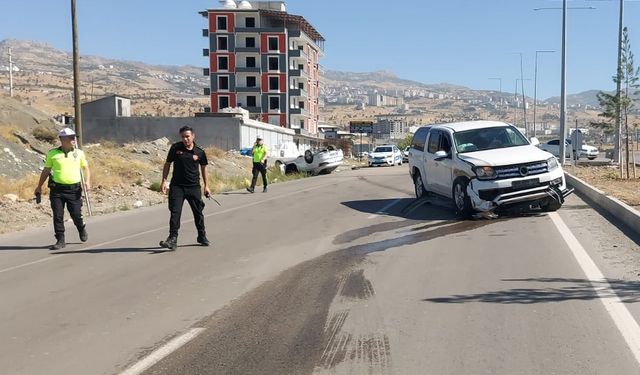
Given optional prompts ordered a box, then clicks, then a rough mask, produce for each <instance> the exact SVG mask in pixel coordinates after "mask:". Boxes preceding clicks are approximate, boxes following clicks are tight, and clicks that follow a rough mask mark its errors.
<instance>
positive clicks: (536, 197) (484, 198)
mask: <svg viewBox="0 0 640 375" xmlns="http://www.w3.org/2000/svg"><path fill="white" fill-rule="evenodd" d="M571 193H573V189H568V188H567V185H566V181H565V178H564V172H563V171H562V169H560V168H558V169H557V170H555V171H553V172H550V173H545V174H541V175H536V176H532V177H531V178H528V179H522V178H519V179H505V180H488V181H482V180H478V179H472V180H471V181H470V182H469V184H468V185H467V195H468V196H469V199H470V200H471V206H472V207H473V209H475V210H476V211H480V212H489V211H493V210H495V209H497V208H502V207H507V206H515V205H527V204H529V205H536V204H539V202H542V201H545V200H549V199H553V200H556V201H557V202H558V203H560V204H562V203H564V199H565V198H566V197H567V196H568V195H570V194H571Z"/></svg>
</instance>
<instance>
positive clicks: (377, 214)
mask: <svg viewBox="0 0 640 375" xmlns="http://www.w3.org/2000/svg"><path fill="white" fill-rule="evenodd" d="M401 200H402V199H396V200H394V201H393V202H391V203H389V204H388V205H386V206H384V207H382V208H381V209H380V210H379V211H378V212H376V213H375V214H371V215H369V217H367V219H373V218H374V217H378V216H380V215H386V214H388V212H387V210H388V209H390V208H391V207H393V206H395V205H396V204H398V203H399V202H400V201H401Z"/></svg>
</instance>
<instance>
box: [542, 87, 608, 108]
mask: <svg viewBox="0 0 640 375" xmlns="http://www.w3.org/2000/svg"><path fill="white" fill-rule="evenodd" d="M599 92H600V90H588V91H584V92H581V93H578V94H571V95H567V105H569V106H572V105H577V104H581V105H583V106H585V105H590V106H592V107H599V106H600V103H598V98H597V97H596V95H598V93H599ZM544 101H545V102H548V103H555V104H560V97H559V96H554V97H551V98H548V99H546V100H544Z"/></svg>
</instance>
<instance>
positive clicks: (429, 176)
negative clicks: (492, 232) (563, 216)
mask: <svg viewBox="0 0 640 375" xmlns="http://www.w3.org/2000/svg"><path fill="white" fill-rule="evenodd" d="M537 143H538V140H537V139H536V138H532V140H531V142H529V140H527V139H526V138H525V137H524V135H523V134H522V133H521V132H520V131H518V129H516V128H515V127H513V126H512V125H510V124H506V123H503V122H497V121H470V122H458V123H450V124H440V125H433V126H424V127H421V128H419V129H418V130H417V131H416V133H415V135H414V137H413V141H412V144H411V146H410V148H409V171H410V175H411V178H412V180H413V183H414V187H415V193H416V197H417V198H422V197H423V196H425V195H426V194H427V193H432V194H436V195H439V196H443V197H445V198H448V199H451V200H452V201H453V203H454V208H455V211H456V212H457V213H458V214H459V215H461V216H463V217H469V216H471V215H472V214H474V213H476V212H493V211H499V210H503V209H508V208H518V209H539V210H542V211H547V212H548V211H555V210H557V209H559V208H560V207H561V206H562V204H563V202H564V198H565V197H566V196H567V195H569V194H571V193H572V192H573V189H567V186H566V182H565V178H564V172H563V170H562V167H561V166H560V165H559V163H558V160H557V159H556V158H555V157H554V156H553V155H552V154H550V153H548V152H546V151H543V150H541V149H539V148H538V147H535V146H536V144H537Z"/></svg>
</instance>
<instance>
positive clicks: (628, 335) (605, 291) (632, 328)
mask: <svg viewBox="0 0 640 375" xmlns="http://www.w3.org/2000/svg"><path fill="white" fill-rule="evenodd" d="M549 217H551V220H552V221H553V223H554V224H555V225H556V228H558V231H559V232H560V234H561V235H562V237H563V238H564V240H565V242H566V243H567V245H568V246H569V249H571V252H572V253H573V256H574V257H575V258H576V260H577V261H578V264H579V265H580V268H582V271H583V272H584V273H585V275H586V276H587V278H588V279H589V282H590V283H591V286H592V287H593V289H594V290H595V292H596V294H597V295H598V297H599V299H600V302H602V304H603V305H604V307H605V309H606V310H607V312H608V313H609V315H610V316H611V319H613V321H614V323H615V324H616V327H618V330H619V331H620V333H621V334H622V336H623V337H624V339H625V341H626V342H627V345H628V346H629V349H630V350H631V352H632V353H633V355H634V357H635V359H636V362H638V364H640V326H639V325H638V322H637V321H636V320H635V319H634V318H633V315H631V313H630V312H629V310H628V309H627V307H626V306H625V304H624V303H623V302H622V300H621V299H620V297H619V296H618V295H617V294H616V292H615V291H614V290H613V288H612V287H611V284H609V282H608V281H607V279H606V278H605V277H604V275H603V274H602V272H601V271H600V269H599V268H598V266H596V264H595V263H594V261H593V259H591V257H590V256H589V254H588V253H587V251H586V250H585V249H584V248H583V247H582V245H581V244H580V242H579V241H578V239H577V238H576V237H575V236H574V235H573V233H571V230H570V229H569V228H568V227H567V225H566V224H565V223H564V221H563V220H562V218H561V217H560V215H558V213H557V212H552V213H550V214H549Z"/></svg>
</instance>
